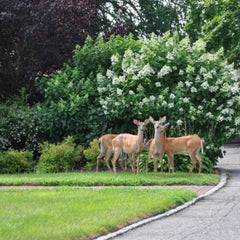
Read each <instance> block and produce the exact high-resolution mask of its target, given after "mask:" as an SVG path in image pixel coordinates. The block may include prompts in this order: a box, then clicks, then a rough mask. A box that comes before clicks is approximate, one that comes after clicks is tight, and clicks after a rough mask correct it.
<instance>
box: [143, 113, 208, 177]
mask: <svg viewBox="0 0 240 240" xmlns="http://www.w3.org/2000/svg"><path fill="white" fill-rule="evenodd" d="M149 120H150V122H152V123H153V125H154V131H155V135H154V139H153V141H152V142H151V144H150V147H149V154H148V157H147V159H146V173H147V174H148V161H149V159H150V158H151V156H153V159H154V172H155V175H157V157H158V156H160V163H161V172H162V175H163V163H162V160H163V156H164V154H165V153H166V154H167V156H168V165H169V172H171V171H172V173H174V154H185V153H188V154H189V156H190V158H191V160H192V167H191V169H190V170H189V172H188V174H191V173H192V171H193V169H194V168H195V166H196V164H197V161H198V162H199V171H198V173H199V174H200V173H201V169H202V162H203V160H202V158H201V156H200V154H199V151H200V149H201V150H202V152H203V143H204V141H203V139H201V138H200V137H199V136H197V135H188V136H182V137H168V138H166V137H165V136H164V135H165V129H166V128H167V127H168V126H169V123H166V124H165V125H163V123H164V122H165V121H166V116H164V117H163V118H162V119H161V120H160V121H154V119H153V118H152V117H151V116H150V117H149Z"/></svg>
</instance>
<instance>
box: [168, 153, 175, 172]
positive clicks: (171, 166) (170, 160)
mask: <svg viewBox="0 0 240 240" xmlns="http://www.w3.org/2000/svg"><path fill="white" fill-rule="evenodd" d="M168 171H169V173H171V172H172V173H174V155H173V154H171V153H169V154H168Z"/></svg>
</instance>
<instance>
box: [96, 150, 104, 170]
mask: <svg viewBox="0 0 240 240" xmlns="http://www.w3.org/2000/svg"><path fill="white" fill-rule="evenodd" d="M104 154H105V149H104V148H102V149H101V152H100V154H99V155H98V156H97V167H96V172H98V169H99V163H100V160H101V159H102V158H103V156H104Z"/></svg>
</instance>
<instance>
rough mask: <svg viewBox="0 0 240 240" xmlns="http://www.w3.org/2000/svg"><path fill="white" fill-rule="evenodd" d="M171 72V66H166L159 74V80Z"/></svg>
mask: <svg viewBox="0 0 240 240" xmlns="http://www.w3.org/2000/svg"><path fill="white" fill-rule="evenodd" d="M170 72H172V68H171V67H170V66H166V65H164V66H163V67H162V68H161V70H160V72H158V74H157V77H158V78H162V77H163V76H165V75H167V74H169V73H170Z"/></svg>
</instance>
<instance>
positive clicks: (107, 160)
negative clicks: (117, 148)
mask: <svg viewBox="0 0 240 240" xmlns="http://www.w3.org/2000/svg"><path fill="white" fill-rule="evenodd" d="M111 155H112V151H107V153H106V156H105V158H104V161H105V163H106V165H107V168H108V170H109V171H110V172H112V169H111V167H110V165H109V158H110V157H111Z"/></svg>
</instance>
